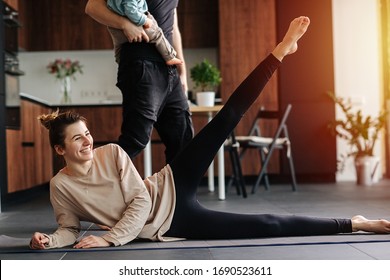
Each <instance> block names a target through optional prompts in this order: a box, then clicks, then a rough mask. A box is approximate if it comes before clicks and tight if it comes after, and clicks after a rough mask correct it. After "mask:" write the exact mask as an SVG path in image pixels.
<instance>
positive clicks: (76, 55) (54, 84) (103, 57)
mask: <svg viewBox="0 0 390 280" xmlns="http://www.w3.org/2000/svg"><path fill="white" fill-rule="evenodd" d="M184 56H185V60H186V67H187V75H188V78H187V79H188V87H189V89H190V90H192V89H193V83H192V81H191V79H190V77H189V69H190V68H191V67H192V66H193V65H194V64H196V63H199V62H200V61H202V60H203V59H204V58H206V59H208V60H209V61H210V62H212V63H214V64H216V65H218V53H217V49H213V48H210V49H185V50H184ZM57 58H59V59H67V58H69V59H71V60H72V61H74V60H78V61H79V62H80V64H81V65H83V68H82V70H83V74H80V73H77V74H76V75H75V78H76V80H73V79H72V81H71V100H72V103H75V104H90V103H104V102H110V101H114V102H118V101H120V100H121V99H122V97H121V94H120V91H119V90H118V88H117V87H116V86H115V84H116V72H117V64H116V63H115V61H114V55H113V51H111V50H104V51H66V52H64V51H58V52H20V53H19V59H20V68H21V69H23V71H25V73H26V74H25V75H24V76H22V77H21V78H20V91H21V92H23V93H27V94H29V95H32V96H35V97H37V98H40V99H43V100H46V101H47V102H48V103H51V104H57V103H60V101H61V93H60V83H59V81H58V80H56V79H55V77H54V75H52V74H49V73H48V71H47V68H46V66H47V65H48V64H49V62H52V61H54V60H55V59H57Z"/></svg>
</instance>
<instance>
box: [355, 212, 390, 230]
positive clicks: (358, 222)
mask: <svg viewBox="0 0 390 280" xmlns="http://www.w3.org/2000/svg"><path fill="white" fill-rule="evenodd" d="M351 221H352V231H353V232H355V231H359V230H361V231H366V232H374V233H390V222H389V221H387V220H382V219H380V220H368V219H366V218H365V217H363V216H360V215H357V216H354V217H352V219H351Z"/></svg>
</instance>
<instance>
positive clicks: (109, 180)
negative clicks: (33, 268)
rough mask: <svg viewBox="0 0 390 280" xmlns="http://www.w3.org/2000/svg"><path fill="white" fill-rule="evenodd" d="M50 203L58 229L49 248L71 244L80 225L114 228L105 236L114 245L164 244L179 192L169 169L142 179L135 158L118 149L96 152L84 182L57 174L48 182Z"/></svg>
mask: <svg viewBox="0 0 390 280" xmlns="http://www.w3.org/2000/svg"><path fill="white" fill-rule="evenodd" d="M50 200H51V203H52V205H53V208H54V213H55V216H56V219H57V223H58V225H59V227H58V229H57V230H56V231H55V232H54V233H53V234H50V235H47V236H48V238H49V240H50V241H49V243H48V244H47V246H46V248H58V247H63V246H67V245H71V244H73V243H74V242H75V241H76V240H77V238H78V236H79V233H80V230H81V226H80V221H89V222H93V223H96V224H100V225H106V226H109V227H111V228H112V230H111V231H108V232H107V233H106V234H104V235H103V236H102V237H103V238H104V239H105V240H106V241H108V242H111V243H113V244H114V245H115V246H119V245H123V244H126V243H128V242H130V241H131V240H133V239H135V238H137V237H138V238H145V239H151V240H160V241H163V240H164V238H163V235H164V233H165V232H166V231H167V230H168V229H169V226H170V224H171V221H172V217H173V212H174V209H175V188H174V181H173V176H172V170H171V168H170V166H169V165H167V166H166V167H164V168H163V169H162V170H161V171H160V172H158V173H156V174H154V175H152V176H150V177H148V178H146V179H145V180H142V178H141V177H140V175H139V173H138V172H137V170H136V168H135V167H134V165H133V163H132V161H131V159H130V158H129V157H128V155H127V154H126V152H124V151H123V150H122V149H121V148H120V147H119V146H118V145H116V144H108V145H105V146H102V147H99V148H96V149H95V150H94V156H93V161H92V166H91V169H90V170H89V172H88V174H87V175H86V176H84V177H72V176H68V175H66V174H65V173H64V172H61V171H60V172H58V174H57V175H56V176H54V177H53V179H52V180H51V181H50Z"/></svg>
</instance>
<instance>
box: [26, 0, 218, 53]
mask: <svg viewBox="0 0 390 280" xmlns="http://www.w3.org/2000/svg"><path fill="white" fill-rule="evenodd" d="M86 3H87V0H56V1H52V0H34V1H20V2H19V14H20V21H21V22H22V25H23V27H22V28H21V31H20V33H21V35H20V40H19V41H20V46H21V47H22V48H23V49H25V50H26V51H65V50H99V49H112V48H113V45H112V41H111V37H110V35H109V33H108V31H107V29H106V27H105V26H103V25H101V24H99V23H98V22H96V21H95V20H93V19H92V18H91V17H90V16H88V15H87V14H86V13H85V5H86ZM177 13H178V20H179V22H178V24H179V28H180V31H181V36H182V41H183V46H184V47H185V48H210V47H217V46H218V0H180V1H179V6H178V10H177ZM37 15H39V16H37Z"/></svg>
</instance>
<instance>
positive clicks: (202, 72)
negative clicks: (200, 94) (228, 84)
mask: <svg viewBox="0 0 390 280" xmlns="http://www.w3.org/2000/svg"><path fill="white" fill-rule="evenodd" d="M190 74H191V79H192V80H193V81H194V83H195V87H196V88H200V89H201V91H206V90H215V87H217V86H219V84H220V83H221V81H222V78H221V73H220V71H219V70H218V68H217V67H216V66H214V65H213V64H211V63H210V62H209V61H208V60H207V59H204V60H203V61H202V62H200V63H198V64H196V65H195V66H193V67H192V68H191V69H190Z"/></svg>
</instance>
